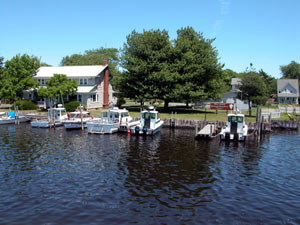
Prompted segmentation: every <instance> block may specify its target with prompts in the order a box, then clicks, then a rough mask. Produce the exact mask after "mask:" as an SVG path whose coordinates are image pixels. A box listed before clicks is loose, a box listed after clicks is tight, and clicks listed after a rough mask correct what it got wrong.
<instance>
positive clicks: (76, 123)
mask: <svg viewBox="0 0 300 225" xmlns="http://www.w3.org/2000/svg"><path fill="white" fill-rule="evenodd" d="M81 114H82V123H83V127H84V128H86V123H87V122H89V121H92V120H94V117H92V116H91V113H90V112H87V111H82V112H81ZM81 114H80V111H75V112H71V113H70V114H67V116H68V118H67V119H65V120H63V125H64V126H65V128H66V129H67V130H71V129H81Z"/></svg>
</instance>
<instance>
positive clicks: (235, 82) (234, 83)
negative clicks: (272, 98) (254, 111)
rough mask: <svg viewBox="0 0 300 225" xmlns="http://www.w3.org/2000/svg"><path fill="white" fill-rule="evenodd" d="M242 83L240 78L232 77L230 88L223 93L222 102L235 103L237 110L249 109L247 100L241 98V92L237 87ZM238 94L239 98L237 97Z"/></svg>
mask: <svg viewBox="0 0 300 225" xmlns="http://www.w3.org/2000/svg"><path fill="white" fill-rule="evenodd" d="M241 84H242V79H241V78H232V80H231V90H230V91H229V92H227V93H225V94H224V96H223V97H222V102H224V103H235V104H236V107H237V108H238V109H239V110H243V111H247V110H249V104H248V100H243V92H242V91H241V90H240V89H239V86H240V85H241ZM238 96H240V98H238Z"/></svg>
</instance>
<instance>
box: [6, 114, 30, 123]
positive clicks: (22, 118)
mask: <svg viewBox="0 0 300 225" xmlns="http://www.w3.org/2000/svg"><path fill="white" fill-rule="evenodd" d="M18 120H19V122H20V123H23V122H28V121H29V119H28V118H27V117H25V116H19V118H18ZM15 121H16V115H15V112H8V113H7V114H6V113H5V112H0V124H14V123H15Z"/></svg>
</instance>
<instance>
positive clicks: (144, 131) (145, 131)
mask: <svg viewBox="0 0 300 225" xmlns="http://www.w3.org/2000/svg"><path fill="white" fill-rule="evenodd" d="M143 134H144V135H146V134H147V127H143Z"/></svg>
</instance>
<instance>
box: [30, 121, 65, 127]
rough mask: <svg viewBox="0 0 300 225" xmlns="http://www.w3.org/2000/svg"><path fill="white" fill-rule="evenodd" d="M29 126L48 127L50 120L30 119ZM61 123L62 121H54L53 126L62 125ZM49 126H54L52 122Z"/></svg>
mask: <svg viewBox="0 0 300 225" xmlns="http://www.w3.org/2000/svg"><path fill="white" fill-rule="evenodd" d="M30 124H31V127H33V128H49V127H50V122H49V121H46V120H45V121H32V122H31V123H30ZM62 125H63V123H62V122H55V127H60V126H62ZM51 127H54V124H53V123H52V124H51Z"/></svg>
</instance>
